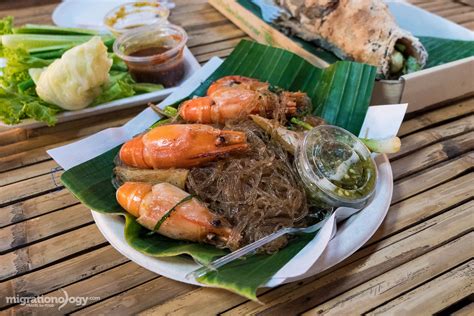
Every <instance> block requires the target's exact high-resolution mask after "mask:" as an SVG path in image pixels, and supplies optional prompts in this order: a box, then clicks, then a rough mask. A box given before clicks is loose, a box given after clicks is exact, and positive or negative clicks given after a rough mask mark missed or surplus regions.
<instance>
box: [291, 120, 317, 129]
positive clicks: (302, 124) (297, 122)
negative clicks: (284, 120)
mask: <svg viewBox="0 0 474 316" xmlns="http://www.w3.org/2000/svg"><path fill="white" fill-rule="evenodd" d="M290 122H291V123H293V124H295V125H298V126H301V127H302V128H304V129H306V130H308V131H309V130H312V129H313V126H311V124H308V123H306V122H303V121H301V120H298V119H297V118H296V117H292V118H291V120H290Z"/></svg>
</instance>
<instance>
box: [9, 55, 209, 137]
mask: <svg viewBox="0 0 474 316" xmlns="http://www.w3.org/2000/svg"><path fill="white" fill-rule="evenodd" d="M184 67H185V74H184V78H183V79H182V80H181V82H180V83H179V84H178V86H177V87H173V88H167V89H163V90H160V91H155V92H150V93H144V94H140V95H135V96H132V97H129V98H124V99H118V100H115V101H112V102H108V103H104V104H100V105H97V106H94V107H89V108H85V109H82V110H79V111H65V112H62V113H59V114H58V115H57V116H56V117H57V118H58V123H60V122H66V121H71V120H77V119H80V118H84V117H88V116H92V115H99V114H104V113H107V112H111V111H116V110H121V109H126V108H130V107H133V106H137V105H142V104H147V103H148V102H157V101H161V100H163V99H164V98H166V97H167V96H168V95H170V94H171V93H172V92H174V91H175V90H176V89H177V88H178V87H179V85H181V84H182V83H183V82H185V81H186V79H188V78H189V77H191V76H192V74H193V73H194V72H195V71H196V70H198V69H200V68H201V65H200V64H199V63H198V61H197V60H196V58H195V57H194V55H193V54H192V53H191V51H190V50H189V49H188V48H187V47H185V48H184ZM0 126H5V127H12V128H14V127H22V128H36V127H40V126H46V124H45V123H42V122H38V121H35V120H33V119H24V120H22V122H21V123H18V124H14V125H8V124H5V123H4V122H2V121H0Z"/></svg>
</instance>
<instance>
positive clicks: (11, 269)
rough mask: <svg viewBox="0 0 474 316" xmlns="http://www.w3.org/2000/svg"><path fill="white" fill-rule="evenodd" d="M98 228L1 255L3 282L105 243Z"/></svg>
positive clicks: (0, 275)
mask: <svg viewBox="0 0 474 316" xmlns="http://www.w3.org/2000/svg"><path fill="white" fill-rule="evenodd" d="M105 242H106V241H105V239H104V237H103V236H102V234H101V233H100V232H99V230H98V229H97V227H96V226H95V225H88V226H85V227H82V228H79V229H76V230H74V231H72V232H68V233H65V234H63V235H59V236H56V237H53V238H50V239H47V240H45V241H41V242H38V243H35V244H32V245H30V246H26V247H23V248H20V249H17V250H14V251H11V252H8V253H6V254H4V255H0V262H2V265H0V280H5V279H8V278H11V277H13V276H16V275H21V274H24V273H26V272H29V271H33V270H35V269H38V268H41V267H43V266H45V265H48V264H51V263H53V262H57V261H58V260H64V258H67V257H69V256H71V255H74V254H77V253H80V252H82V251H85V250H89V249H92V248H94V247H96V246H99V245H103V244H105Z"/></svg>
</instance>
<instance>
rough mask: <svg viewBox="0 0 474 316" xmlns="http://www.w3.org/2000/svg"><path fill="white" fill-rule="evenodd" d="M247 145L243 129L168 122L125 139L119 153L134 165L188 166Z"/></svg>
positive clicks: (127, 162) (243, 148) (238, 150)
mask: <svg viewBox="0 0 474 316" xmlns="http://www.w3.org/2000/svg"><path fill="white" fill-rule="evenodd" d="M247 147H248V144H247V140H246V137H245V133H243V132H237V131H228V130H220V129H217V128H214V127H212V126H209V125H201V124H171V125H163V126H158V127H155V128H154V129H152V130H150V131H149V132H147V133H145V134H143V135H139V136H137V137H135V138H133V139H132V140H129V141H128V142H126V143H125V144H123V146H122V148H121V149H120V154H119V155H120V159H121V160H122V162H123V163H124V164H126V165H128V166H132V167H136V168H144V169H151V168H154V169H166V168H190V167H196V166H199V165H202V164H204V163H207V162H209V161H212V160H215V159H217V158H218V157H220V156H222V155H225V154H228V153H235V152H241V151H244V150H246V149H247Z"/></svg>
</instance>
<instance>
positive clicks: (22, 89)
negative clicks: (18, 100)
mask: <svg viewBox="0 0 474 316" xmlns="http://www.w3.org/2000/svg"><path fill="white" fill-rule="evenodd" d="M34 86H35V82H34V81H33V79H31V78H30V79H28V80H25V81H23V82H21V83H19V84H18V90H19V91H20V92H25V91H26V90H28V89H29V88H32V87H34Z"/></svg>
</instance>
